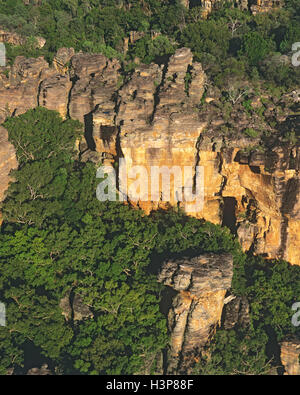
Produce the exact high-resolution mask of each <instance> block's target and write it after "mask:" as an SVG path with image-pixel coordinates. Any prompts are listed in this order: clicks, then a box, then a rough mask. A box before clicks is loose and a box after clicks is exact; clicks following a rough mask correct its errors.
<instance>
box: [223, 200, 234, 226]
mask: <svg viewBox="0 0 300 395" xmlns="http://www.w3.org/2000/svg"><path fill="white" fill-rule="evenodd" d="M236 206H237V200H236V198H235V197H223V220H222V226H227V228H229V229H230V231H231V233H233V234H236V231H237V223H236V222H237V218H236V212H235V211H236Z"/></svg>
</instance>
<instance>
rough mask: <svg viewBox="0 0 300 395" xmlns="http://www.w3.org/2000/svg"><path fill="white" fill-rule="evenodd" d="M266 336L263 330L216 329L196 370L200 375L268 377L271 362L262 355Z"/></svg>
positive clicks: (264, 354) (264, 353)
mask: <svg viewBox="0 0 300 395" xmlns="http://www.w3.org/2000/svg"><path fill="white" fill-rule="evenodd" d="M267 341H268V336H267V335H266V333H265V332H263V331H258V330H255V331H254V330H252V331H250V330H249V331H246V330H219V331H217V334H216V336H215V338H214V340H213V342H212V344H211V346H210V349H209V353H207V355H205V354H203V355H202V357H201V360H200V361H199V362H198V363H197V365H196V367H195V372H194V373H195V374H201V375H261V374H268V373H269V372H270V369H271V363H270V362H271V361H270V360H268V358H267V356H266V352H265V348H266V344H267Z"/></svg>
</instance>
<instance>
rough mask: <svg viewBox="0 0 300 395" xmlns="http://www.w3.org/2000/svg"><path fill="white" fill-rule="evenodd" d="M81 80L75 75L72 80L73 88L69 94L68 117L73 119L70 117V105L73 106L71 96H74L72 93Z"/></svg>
mask: <svg viewBox="0 0 300 395" xmlns="http://www.w3.org/2000/svg"><path fill="white" fill-rule="evenodd" d="M78 80H79V78H78V77H77V76H76V75H75V76H74V77H72V78H70V81H71V82H72V86H71V88H70V90H69V93H68V101H67V117H68V118H71V116H70V104H71V96H72V91H73V89H74V87H75V85H76V82H77V81H78Z"/></svg>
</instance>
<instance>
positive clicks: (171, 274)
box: [158, 254, 233, 373]
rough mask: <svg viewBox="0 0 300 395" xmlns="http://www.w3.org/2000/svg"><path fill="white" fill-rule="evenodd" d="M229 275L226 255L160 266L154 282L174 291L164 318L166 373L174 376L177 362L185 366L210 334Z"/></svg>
mask: <svg viewBox="0 0 300 395" xmlns="http://www.w3.org/2000/svg"><path fill="white" fill-rule="evenodd" d="M232 275H233V258H232V256H231V255H230V254H221V255H215V254H205V255H200V256H197V257H194V258H186V259H181V260H176V261H169V262H166V263H165V264H164V265H163V266H162V270H161V272H160V274H159V276H158V281H159V282H161V283H163V284H164V285H167V286H168V287H171V288H172V289H173V290H175V291H177V294H176V296H175V297H174V298H173V300H172V306H171V308H170V311H169V314H168V317H169V318H168V322H169V330H170V333H171V344H170V352H169V357H168V368H167V371H168V373H175V372H177V367H178V363H179V361H180V362H181V364H183V365H185V366H187V365H188V364H189V361H190V362H191V361H192V360H193V356H195V355H196V354H197V351H198V350H199V349H200V348H201V347H203V346H204V345H205V344H206V343H207V342H208V341H209V339H210V337H211V336H212V335H213V334H214V332H215V329H216V327H217V326H218V325H219V324H220V322H221V315H222V310H223V305H224V297H225V294H226V291H227V290H228V289H229V288H230V287H231V280H232Z"/></svg>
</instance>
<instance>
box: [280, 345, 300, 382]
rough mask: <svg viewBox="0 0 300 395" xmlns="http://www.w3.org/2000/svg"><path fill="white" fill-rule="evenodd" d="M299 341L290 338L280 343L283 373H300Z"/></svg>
mask: <svg viewBox="0 0 300 395" xmlns="http://www.w3.org/2000/svg"><path fill="white" fill-rule="evenodd" d="M299 357H300V341H299V340H290V341H285V342H282V343H281V362H282V365H283V366H284V369H285V372H284V374H285V375H300V362H299Z"/></svg>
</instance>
